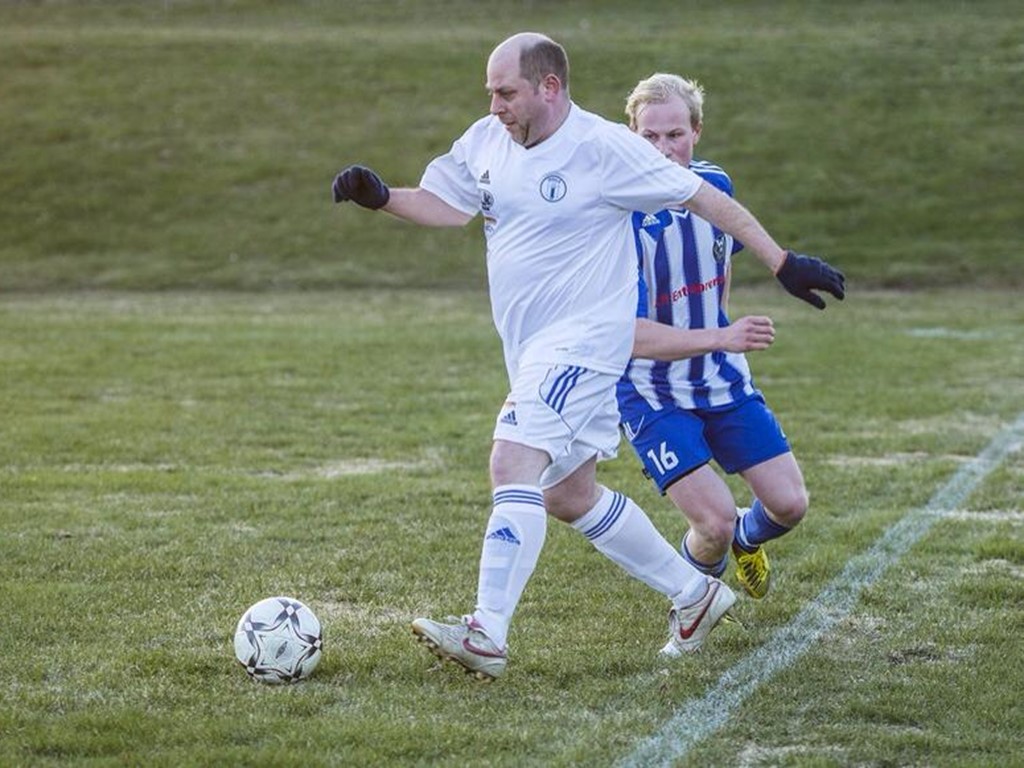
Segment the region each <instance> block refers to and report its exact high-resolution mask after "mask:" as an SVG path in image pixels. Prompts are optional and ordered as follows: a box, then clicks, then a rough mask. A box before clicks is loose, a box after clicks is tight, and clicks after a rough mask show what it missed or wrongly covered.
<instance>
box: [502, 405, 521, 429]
mask: <svg viewBox="0 0 1024 768" xmlns="http://www.w3.org/2000/svg"><path fill="white" fill-rule="evenodd" d="M499 422H500V423H501V424H508V425H509V426H510V427H518V426H519V422H518V421H516V409H515V408H513V409H512V410H511V411H509V412H508V413H506V414H505V415H504V416H502V417H501V418H500V419H499Z"/></svg>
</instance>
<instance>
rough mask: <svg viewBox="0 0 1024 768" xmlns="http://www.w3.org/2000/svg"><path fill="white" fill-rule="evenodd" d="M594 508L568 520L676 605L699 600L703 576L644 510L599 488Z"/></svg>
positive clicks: (616, 560)
mask: <svg viewBox="0 0 1024 768" xmlns="http://www.w3.org/2000/svg"><path fill="white" fill-rule="evenodd" d="M601 490H602V493H601V498H599V499H598V500H597V504H595V505H594V508H593V509H591V510H590V511H589V512H587V513H586V514H585V515H584V516H583V517H581V518H580V519H579V520H577V521H576V522H574V523H573V524H572V527H573V528H575V529H576V530H578V531H579V532H580V533H582V534H583V535H584V536H586V537H587V538H588V539H590V543H591V544H593V545H594V546H595V547H597V549H598V551H599V552H601V553H602V554H603V555H605V556H606V557H609V558H611V559H612V560H613V561H615V562H616V563H618V564H619V566H621V567H622V568H623V569H624V570H625V571H626V573H628V574H629V575H630V576H633V577H634V578H637V579H639V580H640V581H642V582H643V583H644V584H646V585H647V586H649V587H651V588H652V589H656V590H658V591H659V592H661V594H663V595H665V596H666V597H667V598H669V599H670V600H671V601H672V603H673V605H675V606H676V607H677V608H678V607H681V606H683V605H689V604H690V603H693V602H694V601H696V600H699V599H700V598H701V597H702V596H703V595H704V592H705V590H706V589H707V586H706V585H707V579H706V578H705V577H704V574H702V573H701V572H700V571H698V570H697V569H696V568H694V567H693V566H692V565H690V564H689V563H688V562H686V560H684V559H683V556H682V555H681V554H680V553H679V552H678V551H677V550H676V548H675V547H673V546H672V545H671V544H669V543H668V542H667V541H666V540H665V537H664V536H662V535H661V534H660V533H658V529H657V528H655V527H654V524H653V523H652V522H651V520H650V518H649V517H647V514H646V513H645V512H644V511H643V510H642V509H640V507H638V506H637V505H636V503H635V502H634V501H633V500H632V499H630V498H628V497H626V496H623V495H622V494H621V493H615V492H613V491H610V490H608V489H607V488H602V489H601Z"/></svg>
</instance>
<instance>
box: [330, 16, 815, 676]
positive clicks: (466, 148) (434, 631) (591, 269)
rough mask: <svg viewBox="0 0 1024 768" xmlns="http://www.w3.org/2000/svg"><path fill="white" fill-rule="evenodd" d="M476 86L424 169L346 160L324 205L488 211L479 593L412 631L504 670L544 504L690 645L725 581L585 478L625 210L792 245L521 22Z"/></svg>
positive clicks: (618, 354) (718, 607)
mask: <svg viewBox="0 0 1024 768" xmlns="http://www.w3.org/2000/svg"><path fill="white" fill-rule="evenodd" d="M486 87H487V91H488V93H489V94H490V98H491V104H490V114H489V115H488V116H486V117H484V118H482V119H480V120H478V121H477V122H475V123H474V124H473V125H471V126H470V127H469V129H468V130H467V131H466V132H465V133H464V134H463V135H462V136H461V137H460V138H458V139H457V140H456V141H455V142H454V144H453V145H452V147H451V149H450V151H449V152H448V153H446V154H445V155H442V156H440V157H438V158H436V159H434V160H433V161H432V162H431V163H430V164H429V165H428V166H427V169H426V170H425V172H424V174H423V177H422V179H421V180H420V184H419V186H418V187H415V188H400V189H391V188H389V187H388V186H387V185H386V184H385V183H384V182H383V181H382V180H381V178H380V177H379V176H378V175H377V174H376V173H374V172H373V171H372V170H370V169H368V168H365V167H363V166H358V165H355V166H348V167H347V168H345V169H344V170H342V171H341V172H340V173H339V174H338V175H337V176H336V177H335V180H334V184H333V187H332V191H333V194H334V200H335V202H342V201H345V200H351V201H353V202H355V203H357V204H359V205H361V206H363V207H366V208H371V209H381V210H384V211H387V212H388V213H391V214H393V215H395V216H397V217H399V218H402V219H405V220H408V221H412V222H415V223H419V224H425V225H430V226H463V225H465V224H467V223H468V222H469V221H470V220H471V219H473V218H474V217H475V216H476V215H477V214H481V215H482V217H483V222H484V233H485V236H486V240H487V272H488V281H489V285H490V296H491V304H492V314H493V318H494V323H495V326H496V328H497V330H498V333H499V334H500V336H501V340H502V344H503V348H504V353H505V363H506V367H507V370H508V376H509V384H510V392H509V395H508V399H507V401H506V403H505V404H504V406H503V407H502V408H501V410H500V412H499V414H498V417H497V420H496V424H495V429H494V442H493V446H492V451H491V461H490V474H491V483H492V488H493V508H492V511H491V516H490V519H489V521H488V524H487V527H486V529H485V533H484V540H483V546H482V551H481V556H480V572H479V580H478V584H477V604H476V608H475V610H474V611H473V612H472V613H471V614H469V615H466V616H464V617H463V618H462V620H461V622H459V623H456V624H445V623H441V622H437V621H433V620H430V619H426V618H419V619H416V620H415V621H414V622H413V624H412V628H413V632H414V633H415V634H416V636H417V637H418V638H419V639H420V640H421V641H422V642H424V643H425V644H426V645H427V646H428V648H429V649H430V650H431V651H433V652H434V653H435V654H437V655H438V656H440V657H441V658H444V659H451V660H452V661H455V662H457V663H458V664H460V665H461V666H462V667H463V668H464V669H465V670H466V671H467V672H469V673H470V674H472V675H473V676H474V677H475V678H477V679H480V680H484V681H486V680H492V679H494V678H496V677H498V676H499V675H501V674H502V673H503V672H504V671H505V667H506V663H507V659H508V651H507V636H508V631H509V625H510V623H511V619H512V614H513V612H514V611H515V608H516V606H517V604H518V602H519V599H520V596H521V595H522V592H523V589H524V588H525V586H526V583H527V581H528V580H529V578H530V575H531V574H532V573H533V571H534V568H535V567H536V564H537V559H538V557H539V555H540V551H541V548H542V546H543V543H544V538H545V535H546V525H547V517H546V516H547V514H550V515H552V516H553V517H555V518H557V519H559V520H562V521H564V522H566V523H568V524H570V525H572V526H573V527H574V528H575V529H577V530H578V531H580V532H581V533H582V534H583V535H584V536H586V537H587V539H588V540H589V541H590V542H591V543H592V544H593V545H594V546H595V547H596V548H597V549H598V550H599V551H600V552H602V553H603V554H605V555H606V556H607V557H609V558H610V559H612V560H613V561H614V562H616V563H618V564H619V565H620V566H621V567H622V568H624V569H625V570H626V571H627V572H628V573H630V574H631V575H632V576H634V577H636V578H638V579H640V580H642V581H643V582H644V583H646V584H648V585H649V586H651V587H652V588H654V589H656V590H658V591H659V592H661V593H662V594H664V595H665V596H666V597H668V598H669V600H670V601H671V605H672V607H671V609H670V611H669V631H670V636H669V640H668V643H667V644H666V645H665V647H664V648H663V649H662V653H663V654H666V655H670V656H675V655H679V654H680V653H682V652H685V651H692V650H696V649H697V648H698V647H700V645H701V644H702V643H703V641H704V639H705V638H706V637H707V635H708V633H709V632H710V631H711V630H712V628H713V627H714V626H715V625H716V624H717V623H718V622H719V621H720V620H721V619H722V618H723V616H725V615H726V613H727V612H728V610H729V608H730V607H731V606H732V605H733V603H734V602H735V599H736V597H735V595H734V594H733V592H732V591H731V590H730V589H729V587H728V586H726V585H725V584H724V583H723V582H721V581H720V580H718V579H716V578H712V577H708V576H706V575H705V574H702V573H700V572H699V571H698V570H696V569H695V568H694V567H693V566H692V565H690V564H689V563H687V562H686V561H685V560H684V559H683V557H682V556H681V555H680V553H679V552H678V551H677V550H676V549H675V548H674V547H673V546H672V545H671V544H669V543H668V542H667V541H666V540H665V539H664V538H663V537H662V536H661V535H660V534H659V533H658V532H657V530H656V529H655V528H654V526H653V525H652V523H651V522H650V520H649V519H648V517H647V515H646V514H645V513H644V512H643V511H642V510H641V509H640V508H639V507H638V506H637V505H636V504H635V503H634V502H633V501H632V500H630V499H628V498H627V497H625V496H623V495H622V494H619V493H616V492H614V491H611V490H609V489H607V488H604V487H603V486H601V485H599V484H598V483H597V473H596V465H597V461H598V459H599V458H600V459H603V458H610V457H613V456H614V455H615V453H616V450H617V446H618V441H619V434H618V409H617V406H616V402H615V385H616V381H617V379H618V377H619V376H620V375H621V373H622V372H623V370H624V369H625V367H626V365H627V363H628V362H629V358H630V353H631V350H632V343H633V329H634V324H635V310H636V305H637V287H636V285H637V280H636V265H635V260H634V258H635V257H634V255H633V244H632V237H633V235H632V231H631V227H630V215H631V213H632V211H634V210H645V211H651V212H654V211H658V210H661V209H663V208H666V207H668V206H677V205H680V204H682V205H686V206H689V207H691V208H692V210H694V211H695V212H697V213H699V214H700V215H701V216H703V217H705V218H707V219H708V220H710V221H714V222H716V224H717V225H718V226H720V227H721V228H722V229H723V230H725V231H727V232H730V233H731V234H733V235H734V236H736V237H737V238H738V239H740V240H742V242H743V243H745V244H746V246H747V248H749V249H750V250H751V251H752V252H754V253H755V254H756V255H757V256H758V257H759V258H761V259H762V260H763V261H764V262H765V263H766V264H767V265H768V266H769V268H771V269H772V271H773V272H776V273H777V274H778V273H779V271H780V269H781V268H783V266H784V265H785V263H786V262H787V261H791V260H792V256H790V255H789V254H787V252H786V251H785V250H783V249H782V248H780V247H779V246H778V244H776V243H775V241H774V240H773V239H772V238H771V237H770V236H769V235H768V233H767V232H765V231H764V229H763V228H762V227H761V225H760V224H759V223H758V222H757V220H756V219H755V218H754V217H753V216H752V215H751V214H750V213H749V212H747V211H746V209H744V208H743V207H742V206H740V205H739V204H738V203H736V202H735V201H733V200H731V199H730V198H729V197H728V196H726V195H723V194H722V193H720V192H718V191H717V190H715V189H714V188H713V187H711V186H710V185H707V184H705V183H703V182H702V181H701V179H700V178H699V177H698V176H696V175H695V174H693V173H692V172H690V171H689V170H687V169H685V168H682V167H680V166H679V165H677V164H675V163H672V162H670V161H668V160H666V159H665V158H664V157H663V156H662V155H661V154H660V153H659V152H658V151H657V150H655V149H654V148H653V147H652V146H651V145H650V144H649V143H648V142H646V141H644V140H643V139H641V138H640V137H638V136H636V135H634V134H633V133H631V132H630V131H629V129H628V128H626V127H625V126H623V125H618V124H615V123H612V122H610V121H607V120H605V119H603V118H601V117H598V116H597V115H594V114H591V113H589V112H586V111H585V110H583V109H581V108H580V107H579V106H577V105H576V104H574V103H573V102H572V101H571V100H570V98H569V64H568V58H567V57H566V54H565V51H564V49H563V48H562V47H561V46H560V45H558V44H557V43H555V42H554V41H552V40H551V39H550V38H548V37H546V36H544V35H540V34H537V33H532V32H524V33H519V34H517V35H513V36H512V37H510V38H508V39H507V40H505V41H504V42H502V43H501V44H499V45H498V46H497V47H496V48H495V49H494V51H493V52H492V53H491V55H490V57H489V59H488V62H487V83H486ZM786 273H787V274H788V276H787V277H786V280H788V281H789V286H788V287H787V289H788V290H791V291H792V290H807V289H808V287H820V286H818V285H817V282H816V281H817V280H818V277H819V276H818V274H817V272H813V271H808V270H804V269H801V268H799V267H798V268H797V270H796V273H792V271H791V270H787V271H786ZM781 280H783V278H782V277H780V281H781ZM784 285H785V282H784Z"/></svg>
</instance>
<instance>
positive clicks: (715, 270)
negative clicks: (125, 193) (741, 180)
mask: <svg viewBox="0 0 1024 768" xmlns="http://www.w3.org/2000/svg"><path fill="white" fill-rule="evenodd" d="M690 168H691V170H693V171H694V172H695V173H697V174H698V175H700V176H701V177H702V178H703V179H704V180H705V181H707V182H708V183H709V184H712V185H714V186H716V187H718V188H719V189H720V190H722V191H723V192H725V193H726V194H727V195H730V196H732V181H731V180H730V179H729V177H728V176H727V175H726V173H725V172H724V171H723V170H722V169H721V168H719V167H718V166H716V165H713V164H711V163H707V162H703V161H699V160H695V161H694V162H693V163H691V165H690ZM633 229H634V234H635V238H636V242H635V246H636V254H637V257H638V260H639V268H640V301H639V305H638V309H637V315H638V316H639V317H646V318H648V319H650V320H656V321H657V322H659V323H664V324H666V325H673V326H675V327H677V328H724V327H725V326H727V325H729V318H728V317H727V316H726V313H725V308H724V307H723V306H722V296H723V292H724V291H725V285H726V275H727V272H728V269H729V263H730V260H731V257H732V255H733V254H734V253H736V252H737V251H739V250H740V249H741V248H742V247H743V246H742V245H741V244H739V243H736V242H734V241H733V238H732V237H731V236H729V235H727V234H725V233H724V232H722V231H721V230H719V229H718V228H717V227H714V226H713V225H712V224H711V223H710V222H708V221H705V220H704V219H702V218H700V217H698V216H694V215H692V214H691V213H690V212H689V211H686V210H678V209H668V210H664V211H659V212H658V213H656V214H653V215H652V214H645V213H636V214H634V216H633ZM618 391H619V409H620V411H621V413H622V417H623V420H624V421H628V420H635V419H639V418H640V417H641V416H643V415H644V414H645V413H647V414H649V413H650V412H651V411H660V410H662V409H664V408H666V407H669V406H675V407H678V408H684V409H687V410H691V409H695V408H717V407H720V406H726V405H731V404H732V403H736V402H739V401H742V400H744V399H746V398H747V397H750V396H751V395H753V394H755V392H756V390H755V388H754V383H753V380H752V378H751V375H750V367H749V366H748V364H747V359H746V357H744V356H743V355H742V354H737V353H733V352H722V351H716V352H711V353H709V354H706V355H701V356H700V357H693V358H689V359H687V360H677V361H674V362H663V361H658V360H642V359H636V360H633V361H632V362H631V363H630V364H629V368H628V369H627V371H626V374H625V376H623V378H622V381H621V382H620V384H619V388H618Z"/></svg>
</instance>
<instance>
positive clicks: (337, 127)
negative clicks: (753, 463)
mask: <svg viewBox="0 0 1024 768" xmlns="http://www.w3.org/2000/svg"><path fill="white" fill-rule="evenodd" d="M643 6H644V7H643V9H640V10H638V9H636V8H634V7H629V6H626V5H623V4H622V3H620V2H610V1H609V2H593V3H583V2H567V3H557V4H556V3H529V2H502V3H498V2H493V1H489V2H473V3H469V2H465V1H461V2H437V1H434V2H415V3H413V2H394V3H370V2H348V3H316V2H289V3H266V2H222V3H199V2H177V1H175V0H167V1H166V2H162V3H157V2H150V3H15V4H4V6H3V7H2V8H0V70H2V71H3V72H4V77H3V79H2V80H0V135H3V136H4V141H3V142H2V143H0V167H2V169H3V173H0V196H2V198H3V199H4V201H5V202H4V206H3V207H2V209H0V231H3V232H4V238H3V241H2V242H0V267H2V269H3V277H2V279H0V289H2V290H7V291H14V290H24V289H31V290H45V289H48V288H51V287H58V288H122V289H123V288H129V289H136V290H138V289H142V290H150V289H153V288H162V289H170V288H179V289H180V288H196V287H207V288H210V287H217V288H237V287H242V288H255V289H268V288H279V287H294V288H324V287H338V286H349V287H352V286H361V287H362V286H374V287H380V286H404V285H411V286H419V287H427V286H433V287H442V286H444V287H466V286H470V287H475V286H478V285H480V284H481V283H482V281H483V264H482V258H481V255H480V244H479V240H480V238H479V235H476V236H472V237H470V236H467V235H466V234H465V233H462V232H437V231H424V230H422V229H418V228H415V227H396V226H394V224H393V222H389V221H387V220H386V217H384V216H376V217H375V216H370V215H367V214H366V213H365V212H362V211H356V210H342V209H335V208H334V206H332V204H331V203H330V199H329V186H330V182H331V179H332V177H333V175H334V173H335V172H336V171H337V170H338V169H339V168H340V167H341V166H343V165H345V164H348V163H351V162H364V163H368V164H371V165H373V166H374V167H376V168H378V169H379V170H380V171H381V173H382V174H383V175H384V177H385V178H386V179H387V180H389V181H390V182H391V183H393V184H414V183H416V182H417V181H418V179H419V176H420V173H421V171H422V169H423V167H424V166H425V165H426V163H427V162H428V161H429V160H430V159H431V158H432V157H433V156H435V155H436V154H439V153H441V152H443V151H444V150H446V149H447V148H448V146H449V145H450V143H451V141H452V139H453V138H454V137H455V136H457V135H458V134H459V133H460V132H461V131H462V130H463V129H464V128H465V127H466V126H468V124H469V123H470V122H471V121H472V120H473V119H475V118H476V117H477V116H479V115H481V114H483V113H484V111H485V110H486V106H487V102H486V97H485V93H484V89H483V80H484V73H483V66H484V61H485V59H486V55H487V53H488V51H489V50H490V49H491V48H492V47H493V46H494V44H495V43H496V42H497V41H499V40H500V39H502V38H503V37H504V36H506V35H507V34H509V33H510V32H513V31H517V30H520V29H524V28H532V29H543V30H545V31H548V32H550V33H551V34H552V35H554V36H556V37H557V38H558V39H560V40H562V41H564V43H565V44H566V46H567V47H568V49H569V52H570V55H571V58H572V65H573V84H572V92H573V95H574V97H575V98H576V99H577V100H578V101H579V102H580V103H581V104H583V105H585V106H587V107H589V108H592V109H594V110H597V111H599V112H602V113H603V114H606V115H608V116H609V117H611V118H613V119H620V118H621V117H622V106H623V103H624V98H625V95H626V94H627V93H628V91H629V89H630V88H631V87H632V86H633V85H634V84H635V83H636V81H637V80H638V79H640V78H641V77H644V76H646V75H648V74H650V73H651V72H652V71H655V70H659V69H660V70H665V69H668V70H674V71H681V72H683V73H684V74H687V75H690V76H693V77H697V78H698V79H700V80H701V81H702V82H704V84H705V85H706V87H707V89H708V103H707V114H706V121H705V122H706V129H705V132H704V138H703V140H702V143H701V146H700V150H701V154H702V155H703V156H705V157H707V158H709V159H712V160H715V161H717V162H719V163H720V164H722V165H723V166H724V167H725V168H726V169H727V170H728V171H729V172H730V173H731V174H732V176H733V178H734V181H735V183H736V188H737V192H738V195H739V197H740V199H742V200H743V201H744V202H745V203H746V204H747V205H748V206H750V207H751V208H752V209H753V210H754V211H755V212H757V213H758V214H759V215H760V216H761V218H762V219H763V220H764V221H765V223H766V224H767V225H768V226H769V228H770V229H771V231H772V232H773V233H775V234H776V235H777V236H778V238H779V239H780V240H782V241H783V242H785V243H787V244H789V245H791V246H792V247H794V248H797V249H799V250H805V251H812V252H817V253H820V254H822V255H824V256H826V257H828V258H829V259H830V260H832V261H834V262H835V263H836V264H837V265H839V266H841V267H842V268H843V269H844V270H846V271H847V272H848V273H849V276H850V277H851V280H852V281H854V282H856V283H858V284H862V285H863V284H874V285H884V286H889V287H914V286H936V285H944V284H951V283H969V284H984V285H988V286H1004V285H1015V286H1020V285H1022V278H1021V275H1022V274H1024V270H1022V269H1021V266H1022V263H1024V257H1022V255H1021V244H1022V242H1024V233H1022V229H1021V217H1020V215H1019V204H1018V201H1019V198H1020V189H1019V179H1020V178H1021V175H1022V173H1024V145H1022V143H1021V142H1020V141H1019V133H1020V130H1019V128H1020V119H1019V112H1020V100H1019V95H1018V94H1019V87H1018V80H1019V74H1020V72H1019V70H1020V60H1021V51H1020V45H1019V41H1020V39H1021V38H1022V37H1024V17H1022V16H1021V14H1020V13H1019V11H1018V9H1017V7H1016V4H1014V3H1011V2H996V1H995V0H989V1H988V2H976V3H970V4H964V3H960V2H907V3H895V4H894V3H888V2H856V3H838V4H837V3H825V2H820V3H819V2H812V3H807V2H782V3H759V2H741V3H728V4H721V5H720V6H718V7H709V6H708V5H707V4H696V3H685V4H680V3H679V2H658V3H645V4H643ZM477 226H478V225H472V228H473V230H474V234H475V233H476V230H477ZM368 254H372V255H373V258H372V259H371V258H368ZM739 278H740V279H741V280H743V281H751V280H753V279H755V278H754V277H753V275H752V274H751V273H750V271H749V270H744V269H741V270H740V272H739Z"/></svg>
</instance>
